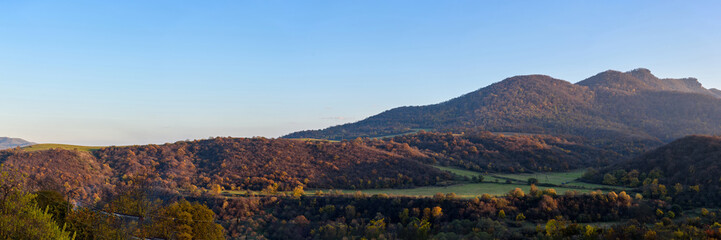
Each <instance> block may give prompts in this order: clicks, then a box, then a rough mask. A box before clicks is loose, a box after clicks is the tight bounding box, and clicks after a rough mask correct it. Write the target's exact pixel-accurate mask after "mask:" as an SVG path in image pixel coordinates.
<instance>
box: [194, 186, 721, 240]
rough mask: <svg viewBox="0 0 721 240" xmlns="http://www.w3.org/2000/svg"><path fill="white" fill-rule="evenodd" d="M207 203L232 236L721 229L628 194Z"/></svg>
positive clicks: (548, 192) (519, 235)
mask: <svg viewBox="0 0 721 240" xmlns="http://www.w3.org/2000/svg"><path fill="white" fill-rule="evenodd" d="M206 200H207V199H206ZM207 204H208V206H210V207H211V208H212V209H214V210H215V211H216V212H218V216H219V218H220V219H221V220H220V221H221V222H223V226H224V227H225V229H226V230H227V231H228V235H229V236H230V237H232V238H251V239H344V238H347V239H672V238H673V239H679V238H681V239H700V238H708V237H714V236H718V234H719V226H721V225H719V224H718V223H716V222H717V221H719V219H718V214H719V212H713V211H709V210H705V209H702V210H701V211H702V212H701V214H696V213H694V212H688V214H687V213H685V212H684V211H683V209H681V208H678V206H673V205H670V204H667V203H666V202H664V201H660V200H643V199H642V198H641V197H639V196H638V195H637V196H631V195H629V194H627V193H625V192H620V193H615V192H609V193H606V194H603V193H600V192H594V193H591V194H586V195H576V194H574V193H572V192H569V193H567V194H566V195H562V196H559V195H556V194H555V191H553V189H538V188H532V191H531V192H529V193H524V192H523V191H521V190H519V189H516V190H513V191H511V192H509V193H508V194H507V195H506V196H504V197H491V196H489V195H483V196H480V197H477V198H474V199H458V198H456V197H455V196H454V195H453V194H448V195H443V194H438V195H436V196H435V197H433V198H413V197H388V196H385V195H374V196H367V195H363V194H354V195H330V196H324V197H304V196H300V197H256V198H236V199H215V200H212V201H208V202H207ZM599 222H606V223H615V224H612V225H610V227H609V226H606V227H604V226H605V225H601V226H599V225H598V224H595V223H599Z"/></svg>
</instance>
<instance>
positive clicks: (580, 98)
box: [284, 69, 721, 154]
mask: <svg viewBox="0 0 721 240" xmlns="http://www.w3.org/2000/svg"><path fill="white" fill-rule="evenodd" d="M717 92H718V91H714V90H708V89H705V88H703V86H702V85H701V84H700V83H699V82H698V81H697V80H696V79H694V78H684V79H660V78H657V77H656V76H654V75H652V74H651V72H650V71H649V70H647V69H636V70H633V71H629V72H619V71H613V70H609V71H605V72H602V73H599V74H597V75H595V76H593V77H590V78H588V79H586V80H583V81H580V82H578V83H577V84H572V83H570V82H567V81H563V80H559V79H555V78H552V77H549V76H545V75H527V76H516V77H511V78H508V79H505V80H503V81H501V82H498V83H495V84H492V85H490V86H488V87H485V88H482V89H479V90H477V91H473V92H471V93H468V94H465V95H463V96H460V97H458V98H455V99H451V100H449V101H446V102H442V103H438V104H434V105H427V106H407V107H399V108H395V109H391V110H388V111H385V112H383V113H380V114H378V115H375V116H371V117H369V118H367V119H365V120H362V121H359V122H355V123H349V124H344V125H339V126H334V127H330V128H326V129H322V130H307V131H301V132H295V133H291V134H288V135H286V136H284V137H286V138H323V139H334V140H338V139H352V138H356V137H377V136H386V135H394V134H403V133H408V132H412V131H414V130H416V129H430V130H434V131H453V132H462V131H469V130H485V131H492V132H519V133H542V134H552V135H573V136H581V137H584V138H586V139H587V142H588V143H589V144H591V145H593V146H597V147H602V148H608V147H609V146H612V145H614V144H616V143H618V142H623V143H624V144H625V143H633V144H636V145H638V146H639V147H638V148H637V149H638V150H639V152H635V153H640V152H642V151H644V150H648V149H650V148H651V147H656V146H660V145H661V144H662V143H664V142H670V141H672V140H674V139H677V138H680V137H683V136H687V135H691V134H719V133H721V107H719V106H721V98H720V97H719V95H717ZM623 154H627V153H623Z"/></svg>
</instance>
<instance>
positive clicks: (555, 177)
mask: <svg viewBox="0 0 721 240" xmlns="http://www.w3.org/2000/svg"><path fill="white" fill-rule="evenodd" d="M434 167H436V168H438V169H440V170H444V171H448V172H450V173H453V174H455V175H458V176H461V177H468V178H472V177H474V176H479V175H483V181H484V182H496V180H498V182H506V180H511V183H512V184H520V185H526V183H527V182H528V179H529V178H535V179H538V183H539V184H553V185H557V186H561V187H562V186H567V187H570V188H579V187H580V188H585V189H589V190H592V189H617V190H624V191H628V190H630V189H629V188H624V187H619V186H609V185H601V184H592V183H585V182H580V181H578V179H579V178H581V176H583V173H584V172H585V171H586V170H584V169H579V170H575V171H570V172H545V173H518V174H487V173H480V172H475V171H470V170H465V169H459V168H455V167H443V166H434ZM557 188H558V187H557ZM556 190H558V189H556ZM509 191H510V190H509Z"/></svg>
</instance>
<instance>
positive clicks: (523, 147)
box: [388, 131, 622, 173]
mask: <svg viewBox="0 0 721 240" xmlns="http://www.w3.org/2000/svg"><path fill="white" fill-rule="evenodd" d="M388 142H395V143H403V144H408V145H409V146H411V147H414V148H418V149H420V150H421V152H422V153H424V154H426V155H428V156H430V157H431V158H433V160H434V162H436V163H439V164H441V165H449V166H457V167H461V168H466V169H469V170H474V171H477V172H511V173H513V172H538V171H541V172H544V171H568V170H573V169H579V168H586V167H599V166H605V165H607V164H609V163H611V162H615V161H618V160H619V159H621V158H622V156H621V155H620V154H618V153H616V152H613V151H607V150H602V149H599V148H595V147H590V146H588V145H585V144H581V143H577V142H573V139H565V138H561V137H554V136H548V135H504V134H493V133H490V132H465V133H463V134H452V133H435V132H425V131H421V132H420V133H417V134H409V135H403V136H396V137H393V138H391V139H390V140H388Z"/></svg>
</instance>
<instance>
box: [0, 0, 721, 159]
mask: <svg viewBox="0 0 721 240" xmlns="http://www.w3.org/2000/svg"><path fill="white" fill-rule="evenodd" d="M718 12H721V2H719V1H693V2H685V1H0V89H1V90H2V93H1V94H0V107H2V111H0V136H11V137H21V138H25V139H28V140H31V141H35V142H60V143H72V144H85V145H125V144H145V143H164V142H174V141H177V140H185V139H198V138H207V137H209V136H235V137H249V136H267V137H277V136H280V135H283V134H287V133H290V132H293V131H297V130H304V129H318V128H324V127H328V126H332V125H337V124H342V123H346V122H353V121H358V120H361V119H363V118H365V117H368V116H370V115H373V114H377V113H379V112H382V111H384V110H387V109H390V108H393V107H398V106H405V105H424V104H431V103H437V102H441V101H444V100H447V99H450V98H453V97H456V96H459V95H461V94H464V93H467V92H470V91H473V90H476V89H478V88H481V87H484V86H487V85H489V84H491V83H493V82H498V81H500V80H502V79H504V78H506V77H510V76H514V75H522V74H537V73H538V74H546V75H550V76H553V77H555V78H560V79H564V80H567V81H570V82H577V81H580V80H583V79H584V78H586V77H590V76H592V75H594V74H596V73H598V72H601V71H604V70H607V69H616V70H621V71H626V70H631V69H634V68H637V67H646V68H649V69H651V71H652V72H653V73H654V74H656V75H657V76H659V77H690V76H693V77H697V78H698V79H699V80H700V81H701V82H702V83H703V84H704V85H705V86H706V87H715V88H721V67H719V66H720V64H721V44H719V43H721V14H718Z"/></svg>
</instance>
